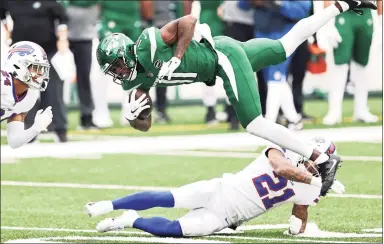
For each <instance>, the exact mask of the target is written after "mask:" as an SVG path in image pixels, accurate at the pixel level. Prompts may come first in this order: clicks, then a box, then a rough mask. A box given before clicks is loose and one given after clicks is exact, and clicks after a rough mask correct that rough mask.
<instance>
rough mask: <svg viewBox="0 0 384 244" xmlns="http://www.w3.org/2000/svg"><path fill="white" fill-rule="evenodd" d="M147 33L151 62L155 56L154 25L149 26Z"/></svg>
mask: <svg viewBox="0 0 384 244" xmlns="http://www.w3.org/2000/svg"><path fill="white" fill-rule="evenodd" d="M148 35H149V43H151V62H152V63H153V59H154V58H155V53H156V49H157V44H156V35H155V27H151V28H149V29H148Z"/></svg>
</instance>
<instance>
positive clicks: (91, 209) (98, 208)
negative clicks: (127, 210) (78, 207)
mask: <svg viewBox="0 0 384 244" xmlns="http://www.w3.org/2000/svg"><path fill="white" fill-rule="evenodd" d="M84 209H85V211H86V212H87V214H88V215H89V217H96V216H99V215H102V214H106V213H109V212H111V211H113V205H112V202H111V201H100V202H89V203H87V204H86V205H85V206H84Z"/></svg>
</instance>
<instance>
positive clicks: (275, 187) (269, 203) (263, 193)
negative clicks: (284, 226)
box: [252, 172, 295, 210]
mask: <svg viewBox="0 0 384 244" xmlns="http://www.w3.org/2000/svg"><path fill="white" fill-rule="evenodd" d="M273 175H274V176H275V178H276V179H277V180H278V182H276V183H275V181H274V180H273V179H272V178H271V176H269V175H268V174H263V175H260V176H258V177H256V178H253V179H252V181H253V184H254V185H255V187H256V190H257V192H258V193H259V195H260V198H261V200H262V201H263V204H264V206H265V209H267V210H268V209H270V208H272V207H273V205H274V204H277V203H279V202H284V201H286V200H288V199H289V198H291V197H293V196H294V195H295V192H294V191H293V189H291V188H286V187H287V183H288V181H287V180H286V179H285V178H283V177H281V176H279V175H277V174H276V173H275V172H273ZM263 182H265V183H266V184H264V185H267V186H268V187H264V186H263V184H262V183H263ZM284 188H286V189H284ZM283 189H284V191H283V194H281V195H280V196H276V197H273V198H269V197H268V195H269V191H273V192H277V191H281V190H283Z"/></svg>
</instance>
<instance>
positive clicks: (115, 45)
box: [105, 37, 119, 55]
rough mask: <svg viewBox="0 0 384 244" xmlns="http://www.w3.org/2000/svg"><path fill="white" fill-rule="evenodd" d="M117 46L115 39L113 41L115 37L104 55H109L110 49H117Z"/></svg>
mask: <svg viewBox="0 0 384 244" xmlns="http://www.w3.org/2000/svg"><path fill="white" fill-rule="evenodd" d="M118 46H119V42H118V40H117V38H116V39H115V37H113V38H112V39H111V41H110V42H109V43H108V45H107V47H106V49H105V54H107V55H110V54H111V52H112V49H114V48H117V47H118Z"/></svg>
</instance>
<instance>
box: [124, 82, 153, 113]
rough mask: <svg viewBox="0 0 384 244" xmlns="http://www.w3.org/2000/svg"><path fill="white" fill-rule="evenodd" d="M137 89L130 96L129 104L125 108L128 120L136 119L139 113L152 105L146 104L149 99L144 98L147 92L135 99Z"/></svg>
mask: <svg viewBox="0 0 384 244" xmlns="http://www.w3.org/2000/svg"><path fill="white" fill-rule="evenodd" d="M136 92H137V89H134V90H133V91H132V92H131V94H130V95H129V96H128V104H127V106H126V108H125V113H124V114H125V118H126V119H127V120H135V119H136V118H137V117H138V116H139V114H140V113H141V112H142V111H143V110H144V109H147V108H149V107H150V105H145V104H147V102H148V101H149V99H148V98H147V99H144V98H145V97H146V94H143V95H141V97H140V98H139V99H137V100H135V95H136Z"/></svg>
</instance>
